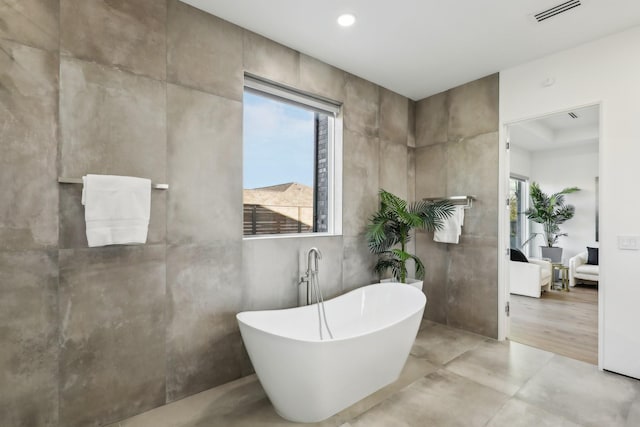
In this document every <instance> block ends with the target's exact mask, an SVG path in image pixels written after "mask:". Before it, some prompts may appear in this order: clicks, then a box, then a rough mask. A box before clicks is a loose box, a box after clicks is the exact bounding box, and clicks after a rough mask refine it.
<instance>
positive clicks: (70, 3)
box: [60, 0, 167, 80]
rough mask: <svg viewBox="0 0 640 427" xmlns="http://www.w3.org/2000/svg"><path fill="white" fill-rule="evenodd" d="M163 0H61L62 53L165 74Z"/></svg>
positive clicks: (155, 74) (159, 75)
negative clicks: (129, 0)
mask: <svg viewBox="0 0 640 427" xmlns="http://www.w3.org/2000/svg"><path fill="white" fill-rule="evenodd" d="M166 17H167V5H166V2H165V1H158V0H138V1H136V2H122V1H101V0H85V1H81V2H77V1H74V0H60V51H61V53H62V54H63V55H70V56H74V57H76V58H79V59H85V60H88V61H96V62H99V63H101V64H106V65H113V66H118V67H121V68H124V69H127V70H130V71H132V72H134V73H136V74H144V75H146V76H149V77H153V78H156V79H159V80H164V79H165V70H166V67H165V64H166V62H165V61H166V56H165V53H166Z"/></svg>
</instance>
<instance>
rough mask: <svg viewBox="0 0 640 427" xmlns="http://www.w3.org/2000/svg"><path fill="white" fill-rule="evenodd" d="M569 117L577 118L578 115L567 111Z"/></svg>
mask: <svg viewBox="0 0 640 427" xmlns="http://www.w3.org/2000/svg"><path fill="white" fill-rule="evenodd" d="M569 117H571V118H572V119H577V118H578V116H577V115H576V113H574V112H571V113H569Z"/></svg>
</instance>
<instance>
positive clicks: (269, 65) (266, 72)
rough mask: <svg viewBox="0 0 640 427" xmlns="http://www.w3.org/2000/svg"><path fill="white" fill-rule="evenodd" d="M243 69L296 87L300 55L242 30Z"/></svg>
mask: <svg viewBox="0 0 640 427" xmlns="http://www.w3.org/2000/svg"><path fill="white" fill-rule="evenodd" d="M243 62H244V69H245V71H246V72H248V73H251V74H255V75H257V76H259V77H262V78H265V79H268V80H272V81H275V82H279V83H284V84H286V85H289V86H294V87H295V86H298V83H299V81H300V53H298V52H296V51H295V50H293V49H290V48H288V47H286V46H283V45H281V44H279V43H276V42H274V41H273V40H269V39H267V38H265V37H262V36H261V35H259V34H256V33H253V32H251V31H248V30H244V60H243Z"/></svg>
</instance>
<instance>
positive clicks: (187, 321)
mask: <svg viewBox="0 0 640 427" xmlns="http://www.w3.org/2000/svg"><path fill="white" fill-rule="evenodd" d="M241 263H242V243H241V242H240V241H235V242H218V243H213V244H208V245H206V246H205V245H190V246H170V247H169V248H168V251H167V294H168V295H167V296H168V303H167V305H168V307H167V323H168V329H167V368H166V371H167V401H168V402H171V401H174V400H177V399H180V398H183V397H185V396H188V395H191V394H194V393H197V392H200V391H202V390H206V389H209V388H212V387H215V386H217V385H220V384H224V383H227V382H229V381H232V380H235V379H237V378H239V377H240V376H241V373H242V372H241V371H242V366H241V363H242V356H243V355H242V345H241V339H240V333H239V330H238V324H237V322H236V318H235V315H236V313H238V312H239V311H240V309H241V306H242V287H241V286H239V284H238V274H239V272H240V271H241Z"/></svg>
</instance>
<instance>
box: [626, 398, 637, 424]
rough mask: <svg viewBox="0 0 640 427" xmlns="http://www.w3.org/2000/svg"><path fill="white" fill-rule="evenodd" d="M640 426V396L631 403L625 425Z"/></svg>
mask: <svg viewBox="0 0 640 427" xmlns="http://www.w3.org/2000/svg"><path fill="white" fill-rule="evenodd" d="M636 426H640V396H638V398H637V399H636V400H635V401H634V402H633V403H632V404H631V408H630V409H629V415H627V423H626V424H625V427H636Z"/></svg>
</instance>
